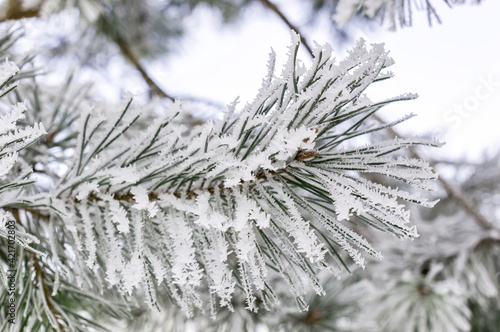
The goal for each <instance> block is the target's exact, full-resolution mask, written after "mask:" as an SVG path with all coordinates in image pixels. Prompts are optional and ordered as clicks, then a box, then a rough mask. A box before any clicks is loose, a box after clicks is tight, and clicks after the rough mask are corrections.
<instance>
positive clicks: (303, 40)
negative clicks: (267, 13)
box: [260, 0, 314, 57]
mask: <svg viewBox="0 0 500 332" xmlns="http://www.w3.org/2000/svg"><path fill="white" fill-rule="evenodd" d="M260 2H262V4H263V5H264V6H265V7H267V8H269V9H270V10H272V11H273V12H274V13H275V14H276V15H278V16H279V18H280V19H281V20H282V21H283V23H285V24H286V25H287V26H288V27H289V28H290V29H292V30H293V31H295V32H296V33H297V34H299V36H300V42H301V43H302V45H304V47H305V48H306V49H307V51H308V52H309V54H311V56H312V57H314V55H313V51H312V48H311V47H310V46H309V43H308V42H307V40H306V38H304V36H303V35H302V34H301V33H300V31H299V29H298V28H297V27H296V26H295V25H293V24H292V23H291V22H290V20H289V19H288V18H287V17H286V16H285V14H283V12H282V11H281V10H280V9H279V8H278V6H276V5H275V4H274V3H272V2H271V1H269V0H260Z"/></svg>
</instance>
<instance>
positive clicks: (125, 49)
mask: <svg viewBox="0 0 500 332" xmlns="http://www.w3.org/2000/svg"><path fill="white" fill-rule="evenodd" d="M101 20H102V22H103V23H104V24H105V25H106V27H107V28H109V29H110V30H112V31H113V32H112V33H111V34H109V36H110V38H111V40H112V41H113V42H114V43H115V44H116V45H117V46H118V48H119V49H120V52H121V53H122V55H123V56H124V57H125V59H127V60H128V61H129V62H130V63H131V64H132V65H133V66H134V67H135V69H136V70H137V71H138V72H139V73H140V74H141V76H142V78H143V79H144V81H145V82H146V84H147V85H148V87H149V89H150V91H151V92H152V93H153V94H155V95H157V96H160V97H163V98H167V99H170V100H172V101H174V97H172V96H170V95H169V94H167V93H166V92H165V91H164V90H162V88H160V87H159V86H158V84H156V82H155V81H154V80H153V79H152V78H151V76H149V74H148V72H147V71H146V69H145V68H144V66H143V65H142V64H141V62H140V61H139V59H138V57H137V56H136V55H135V54H134V52H133V50H132V49H131V48H130V46H129V44H128V42H127V41H126V40H125V38H124V37H123V36H122V35H121V34H120V32H119V31H117V29H113V27H112V24H111V23H110V22H109V20H108V18H107V17H105V16H104V15H101Z"/></svg>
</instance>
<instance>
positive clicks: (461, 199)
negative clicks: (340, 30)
mask: <svg viewBox="0 0 500 332" xmlns="http://www.w3.org/2000/svg"><path fill="white" fill-rule="evenodd" d="M260 1H261V2H262V3H263V4H265V5H266V7H267V8H269V9H271V10H272V11H274V12H275V13H276V14H278V16H279V17H280V18H281V20H282V21H283V22H284V23H285V24H287V25H288V26H289V27H290V28H291V29H293V30H294V31H295V32H296V33H298V34H299V35H300V40H301V42H302V44H303V45H304V46H305V47H306V48H307V50H308V51H309V53H310V54H311V56H314V55H313V52H312V50H311V48H310V47H309V46H308V44H307V40H306V38H305V37H304V36H303V34H302V33H301V32H300V31H299V30H298V29H297V28H296V27H295V26H294V25H293V24H291V23H290V21H289V20H288V19H287V17H286V16H285V15H284V14H283V12H281V11H280V10H279V9H278V7H276V6H275V5H274V4H273V3H271V2H270V1H268V0H260ZM429 5H430V4H429ZM428 10H429V7H428ZM431 10H432V11H434V9H433V8H432V7H431ZM434 14H435V15H436V13H435V11H434ZM436 16H437V15H436ZM438 20H439V18H438ZM373 117H374V118H375V119H376V120H377V121H379V122H381V123H385V121H384V120H382V119H381V118H380V117H378V116H377V115H376V114H374V115H373ZM387 130H388V131H389V133H390V134H391V135H393V136H395V137H403V136H402V135H399V134H398V133H397V132H396V131H395V130H394V128H392V127H389V128H387ZM409 151H410V155H411V157H412V158H416V159H423V158H422V157H421V156H420V155H419V154H418V152H417V151H416V149H415V148H414V147H409ZM429 163H430V164H431V165H432V166H433V167H434V166H435V165H436V162H435V161H432V160H431V161H430V162H429ZM438 181H439V182H440V183H441V185H442V186H443V188H444V190H445V191H446V192H447V193H448V195H449V196H450V197H451V198H453V199H454V200H455V201H456V202H457V203H458V204H459V205H460V206H461V207H462V208H463V209H464V210H465V212H467V213H468V214H469V215H470V216H472V217H473V218H474V220H475V221H476V222H477V224H478V225H480V226H481V227H482V228H484V229H486V230H490V229H493V228H495V227H494V225H493V224H492V223H491V222H490V221H489V220H488V219H487V218H486V217H485V216H484V215H483V214H482V213H481V212H480V211H479V209H478V208H477V207H476V206H475V205H474V203H473V202H472V201H471V200H470V199H468V198H467V196H466V195H465V194H464V193H463V192H462V191H461V190H460V189H459V188H457V187H456V186H454V185H452V184H451V183H450V182H448V181H447V180H445V179H444V178H443V177H442V176H440V177H439V178H438Z"/></svg>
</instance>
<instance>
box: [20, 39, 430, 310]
mask: <svg viewBox="0 0 500 332" xmlns="http://www.w3.org/2000/svg"><path fill="white" fill-rule="evenodd" d="M299 40H300V39H299V37H298V35H296V34H293V35H292V43H291V45H290V48H289V53H288V61H287V62H286V64H285V66H284V68H283V70H282V72H281V75H276V74H275V68H274V64H275V57H276V56H275V54H274V53H272V54H271V56H270V61H269V65H268V68H269V70H268V75H267V78H266V79H265V80H264V81H263V86H262V88H261V89H260V90H259V92H258V94H257V97H256V98H255V99H254V100H253V101H252V102H251V103H249V104H247V105H245V106H244V107H243V109H242V110H241V111H236V106H237V104H236V103H233V104H232V105H230V106H229V107H228V111H227V113H226V114H225V117H224V119H223V120H221V121H215V122H212V121H208V122H206V123H205V124H203V125H201V126H196V127H192V128H187V127H184V126H183V125H181V122H182V119H183V116H184V115H185V114H187V112H186V111H185V110H184V109H183V106H182V103H181V102H178V101H177V102H175V103H173V104H171V105H170V106H169V107H168V108H167V109H166V110H165V112H164V113H163V114H162V115H160V116H159V117H158V118H156V119H155V120H154V122H153V123H152V124H150V125H149V127H148V128H147V129H144V128H145V127H144V126H143V124H144V122H142V121H143V120H142V118H141V116H142V113H143V109H141V108H136V106H135V105H134V103H132V101H131V100H126V101H125V103H124V104H123V105H122V106H120V107H118V108H117V109H116V110H111V111H110V110H109V109H106V110H104V109H100V108H98V107H97V108H94V109H86V110H84V111H83V112H82V113H81V116H80V118H79V120H78V124H77V125H75V126H73V127H71V126H70V127H69V128H68V130H75V131H76V133H77V139H75V140H74V141H72V142H73V150H72V151H73V154H72V157H71V158H69V159H67V160H65V161H61V162H64V163H65V164H66V165H65V166H66V169H67V170H66V171H65V172H64V173H63V174H61V176H60V178H58V179H57V180H56V182H55V183H54V185H53V186H52V187H51V188H50V190H49V191H47V192H43V191H42V192H40V193H38V194H37V195H36V196H33V198H32V203H25V205H23V207H24V208H25V209H26V211H27V214H28V215H30V213H31V212H29V211H38V213H39V214H40V216H44V217H46V218H47V220H46V221H40V222H46V223H47V226H48V227H54V228H57V232H58V233H59V234H64V244H61V243H59V244H57V241H58V240H59V241H60V240H61V238H60V237H56V233H55V232H53V230H50V231H49V232H48V233H47V239H45V240H44V241H48V242H50V243H49V244H47V243H43V247H44V248H45V249H46V251H47V252H48V253H49V254H50V257H51V258H50V259H51V263H52V264H54V265H53V266H54V269H56V270H57V272H56V273H54V278H55V279H56V280H57V281H55V280H54V282H55V283H58V282H61V283H63V282H69V283H73V282H76V284H77V285H80V286H81V287H82V289H83V290H86V291H91V292H94V291H97V290H100V291H99V292H100V293H101V294H105V293H113V294H115V295H116V294H118V298H120V297H121V298H122V299H123V300H125V299H126V300H129V299H130V298H131V296H132V295H137V296H138V298H143V297H144V298H145V300H144V301H145V302H146V303H148V304H149V305H150V306H151V307H157V306H159V304H161V303H163V299H164V298H165V297H169V298H171V299H173V300H174V301H175V302H177V304H178V305H179V306H180V307H181V308H182V310H183V311H184V312H185V314H186V315H188V316H192V315H193V314H194V312H195V311H196V310H200V311H204V310H205V309H206V302H207V301H208V302H210V305H209V307H210V311H211V315H212V317H215V315H216V311H217V310H218V309H219V308H220V307H221V306H224V307H227V309H228V310H233V304H232V300H233V299H234V298H235V297H236V296H239V295H240V294H243V295H244V297H245V298H246V305H247V308H248V309H250V310H252V311H257V310H258V309H259V308H260V307H263V308H268V309H269V308H271V307H272V306H273V305H275V304H276V303H278V301H279V298H278V296H277V293H276V291H275V290H274V288H273V283H272V280H274V278H275V277H277V276H279V277H280V278H281V279H282V280H284V281H285V282H286V283H287V284H288V285H289V290H290V292H291V293H292V294H293V296H294V297H295V298H296V301H297V304H298V306H299V308H300V309H302V310H305V309H307V305H306V303H305V300H304V298H303V295H304V294H305V292H306V291H307V290H308V289H309V288H313V289H314V290H315V292H316V293H317V294H324V290H323V287H322V285H321V283H320V282H319V279H318V277H317V271H318V270H323V269H329V270H331V271H332V272H333V273H334V274H335V275H337V276H338V275H340V273H341V271H342V267H343V266H347V265H348V264H349V258H347V257H346V256H345V255H343V252H345V253H347V255H348V256H349V257H350V259H352V261H353V262H354V263H356V264H358V265H360V266H364V265H365V258H366V256H367V255H368V256H373V257H375V258H378V259H379V258H381V254H380V253H379V252H378V251H377V250H376V248H373V247H372V245H371V244H370V243H369V242H368V241H367V240H366V239H365V238H363V237H362V236H361V235H359V234H357V233H356V232H355V231H354V230H353V229H352V228H351V227H350V223H351V222H363V223H367V224H370V225H374V226H376V227H378V228H380V229H383V230H386V231H388V232H390V233H393V234H394V235H395V236H397V237H400V238H414V237H416V236H417V233H416V229H415V226H408V223H409V222H410V219H409V212H408V211H407V210H406V208H405V206H404V205H402V203H401V201H408V202H412V203H416V204H421V205H424V206H432V205H433V203H432V202H428V201H426V200H425V199H423V198H421V197H419V196H418V195H416V194H412V193H409V192H407V191H405V190H404V189H401V188H399V189H398V188H391V187H387V186H384V185H381V184H376V183H373V182H370V181H368V180H366V179H365V178H363V177H361V176H360V175H359V174H360V173H375V174H382V175H387V176H390V177H393V178H395V179H397V180H398V181H400V182H401V183H402V184H405V185H408V186H413V187H418V188H423V189H432V186H429V185H428V182H431V183H432V181H433V180H434V179H435V177H436V176H435V174H434V173H433V172H432V170H431V169H430V168H429V166H428V165H427V163H425V162H423V161H420V160H414V159H406V158H403V157H400V156H393V154H394V152H395V151H397V150H400V149H403V148H405V147H407V146H411V145H415V144H418V145H428V146H438V145H439V144H438V143H436V142H433V141H425V140H421V139H413V140H398V139H395V140H391V141H385V142H377V143H372V144H370V145H365V146H359V147H357V148H351V147H350V148H346V147H345V146H346V145H348V143H349V142H351V141H350V140H351V139H352V138H355V137H358V136H360V135H366V134H368V133H370V132H373V131H377V130H380V129H383V128H384V126H380V127H376V126H375V127H373V126H367V124H366V119H367V118H368V117H369V116H370V115H371V114H373V113H374V112H376V111H377V110H379V109H380V108H381V107H383V106H384V105H386V104H388V103H391V102H395V101H399V100H405V99H412V98H414V96H412V95H405V96H400V97H396V98H393V99H391V100H387V101H382V102H372V101H371V100H370V99H369V98H368V97H366V96H365V94H364V92H365V90H366V88H367V87H369V85H370V84H372V83H374V82H377V81H379V80H382V79H386V78H388V77H390V76H391V74H390V73H388V72H386V68H387V67H388V66H389V65H390V64H392V62H393V61H392V59H391V58H389V57H388V56H387V53H386V52H385V51H384V49H383V47H382V46H381V45H373V46H372V47H371V48H367V47H366V46H365V45H364V43H363V42H360V43H358V45H357V46H356V48H355V49H354V50H352V51H351V52H350V53H349V54H348V56H347V57H346V58H345V59H344V60H342V61H340V62H337V61H336V60H335V59H334V58H333V54H332V53H333V51H332V49H331V47H330V46H328V45H325V46H320V45H316V48H315V49H314V52H313V53H314V55H315V57H314V60H313V64H312V65H311V66H310V67H309V68H305V67H304V65H303V64H302V63H301V62H300V61H299V60H298V59H297V53H298V52H297V51H298V48H299V44H300V42H299ZM405 188H406V187H405ZM40 216H37V218H40V220H42V219H43V218H41V217H40ZM30 218H33V216H31V217H30ZM49 220H50V223H49ZM57 245H59V249H57V248H56V246H57ZM67 248H71V249H67ZM64 271H73V273H74V274H73V275H69V274H66V273H64ZM54 287H55V288H59V291H61V289H64V288H62V286H59V285H57V286H56V285H54ZM205 291H208V295H209V296H206V292H205ZM54 292H56V290H54ZM96 296H97V293H96ZM142 296H143V297H142Z"/></svg>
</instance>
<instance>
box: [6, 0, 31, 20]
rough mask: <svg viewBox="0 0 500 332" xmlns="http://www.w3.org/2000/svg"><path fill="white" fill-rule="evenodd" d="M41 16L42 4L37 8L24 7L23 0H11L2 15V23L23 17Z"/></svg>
mask: <svg viewBox="0 0 500 332" xmlns="http://www.w3.org/2000/svg"><path fill="white" fill-rule="evenodd" d="M38 16H40V6H38V7H36V8H29V9H24V8H23V4H22V1H19V0H9V1H8V2H7V4H6V10H4V11H3V13H2V14H1V15H0V23H1V22H5V21H9V20H20V19H22V18H29V17H38Z"/></svg>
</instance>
